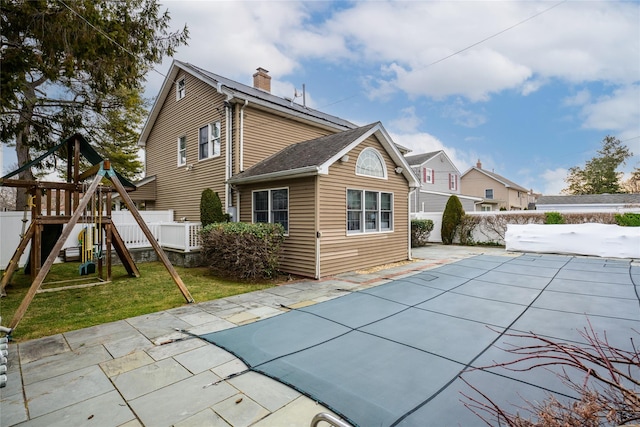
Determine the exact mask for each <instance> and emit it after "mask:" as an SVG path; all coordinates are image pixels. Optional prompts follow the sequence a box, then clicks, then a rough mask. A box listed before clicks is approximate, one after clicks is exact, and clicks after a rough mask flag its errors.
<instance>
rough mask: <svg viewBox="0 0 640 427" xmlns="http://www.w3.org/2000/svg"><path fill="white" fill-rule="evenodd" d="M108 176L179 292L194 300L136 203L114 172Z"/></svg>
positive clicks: (187, 298)
mask: <svg viewBox="0 0 640 427" xmlns="http://www.w3.org/2000/svg"><path fill="white" fill-rule="evenodd" d="M105 163H106V162H105ZM108 178H109V179H110V180H111V182H113V185H114V187H115V188H116V190H118V194H120V198H121V199H122V200H124V203H125V205H126V206H127V209H129V212H131V215H133V217H134V218H135V220H136V222H137V223H138V225H139V226H140V228H141V229H142V232H143V233H144V235H145V236H146V237H147V239H148V240H149V243H151V246H153V249H154V250H155V251H156V253H157V254H158V258H159V259H160V261H162V263H163V264H164V266H165V268H166V269H167V271H168V272H169V274H170V275H171V278H172V279H173V281H174V282H175V283H176V285H178V288H179V289H180V292H182V295H183V296H184V298H185V299H186V300H187V302H188V303H192V302H194V301H193V297H192V296H191V294H190V293H189V289H187V287H186V286H185V284H184V283H183V282H182V279H181V278H180V276H179V275H178V272H177V271H176V269H175V268H174V267H173V265H172V264H171V262H170V261H169V258H167V254H165V253H164V250H163V249H162V248H161V247H160V245H159V244H158V242H157V241H156V238H155V237H154V236H153V234H152V233H151V230H149V227H147V224H146V223H145V222H144V219H143V218H142V216H141V215H140V212H138V209H137V208H136V205H135V204H134V203H133V200H131V197H129V194H128V193H127V190H125V188H124V187H123V186H122V183H121V182H120V180H119V179H118V177H117V176H116V174H115V173H110V174H109V175H108Z"/></svg>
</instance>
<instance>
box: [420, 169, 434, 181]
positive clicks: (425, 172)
mask: <svg viewBox="0 0 640 427" xmlns="http://www.w3.org/2000/svg"><path fill="white" fill-rule="evenodd" d="M434 175H435V174H434V172H433V169H431V168H422V182H423V183H425V184H433V181H434Z"/></svg>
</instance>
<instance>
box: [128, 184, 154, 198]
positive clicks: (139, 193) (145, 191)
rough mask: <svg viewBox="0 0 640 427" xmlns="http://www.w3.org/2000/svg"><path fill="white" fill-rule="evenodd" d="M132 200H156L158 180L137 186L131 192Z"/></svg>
mask: <svg viewBox="0 0 640 427" xmlns="http://www.w3.org/2000/svg"><path fill="white" fill-rule="evenodd" d="M129 195H130V196H131V199H132V200H136V201H137V200H155V199H156V181H151V182H147V183H146V184H144V185H141V186H140V187H138V188H136V191H132V192H131V193H129Z"/></svg>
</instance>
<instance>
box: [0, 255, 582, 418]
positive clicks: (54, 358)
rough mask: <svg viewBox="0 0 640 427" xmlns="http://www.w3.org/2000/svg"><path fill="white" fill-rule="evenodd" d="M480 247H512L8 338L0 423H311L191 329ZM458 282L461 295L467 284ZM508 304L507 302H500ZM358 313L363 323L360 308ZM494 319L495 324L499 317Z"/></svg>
mask: <svg viewBox="0 0 640 427" xmlns="http://www.w3.org/2000/svg"><path fill="white" fill-rule="evenodd" d="M479 254H487V255H493V256H500V257H501V256H518V255H519V254H512V253H508V252H506V251H505V250H504V249H501V248H484V247H457V246H449V247H447V246H441V245H432V246H428V247H425V248H420V249H419V250H417V251H415V252H414V257H415V258H417V259H418V260H416V261H415V262H413V263H409V264H406V265H404V266H401V267H394V268H392V269H388V270H381V271H378V272H375V273H370V272H369V273H366V274H358V273H355V272H351V273H347V274H342V275H338V276H335V277H331V278H326V279H324V280H320V281H315V280H300V281H293V282H288V283H286V284H283V285H281V286H278V287H275V288H272V289H266V290H262V291H256V292H252V293H248V294H243V295H237V296H234V297H230V298H225V299H222V300H215V301H206V302H201V303H196V304H192V305H185V306H183V307H179V308H176V309H172V310H167V311H163V312H159V313H152V314H149V315H144V316H138V317H135V318H130V319H126V320H121V321H117V322H113V323H108V324H104V325H98V326H94V327H91V328H86V329H82V330H78V331H71V332H67V333H64V334H59V335H55V336H51V337H46V338H42V339H37V340H32V341H27V342H24V343H19V344H15V343H12V344H10V346H9V358H8V359H9V362H8V373H7V376H8V383H7V386H6V387H5V388H2V389H0V399H1V400H0V425H1V426H3V427H9V426H14V425H20V426H25V427H34V426H58V425H59V426H65V427H66V426H81V425H82V426H84V425H90V426H96V427H103V426H104V427H107V426H109V427H111V426H114V427H116V426H120V427H136V426H153V427H156V426H158V427H162V426H172V425H174V426H177V427H178V426H179V427H189V426H203V425H206V426H258V427H265V426H266V427H269V426H278V427H284V426H308V425H309V424H310V422H311V420H312V418H313V417H314V415H316V414H318V413H319V412H329V413H330V411H329V410H328V409H327V408H325V407H323V406H321V405H319V404H317V403H316V402H314V401H313V400H311V399H309V398H307V397H305V396H304V395H301V394H300V393H299V392H297V391H296V390H294V389H292V388H289V387H287V386H285V385H283V384H281V383H279V382H277V381H275V380H272V379H270V378H268V377H266V376H263V375H261V374H258V373H255V372H246V366H245V365H244V363H243V362H242V361H240V360H239V359H237V358H236V357H235V356H233V355H232V354H231V353H228V352H226V351H224V350H222V349H220V348H218V347H215V346H213V345H210V344H208V343H206V342H204V341H202V340H201V339H199V338H197V337H194V336H193V335H191V334H194V335H197V334H200V333H207V332H213V331H218V330H224V329H228V328H232V327H235V326H237V325H242V324H246V323H251V322H255V321H257V320H261V319H266V318H269V317H273V316H277V315H278V314H280V313H283V312H285V311H288V307H291V308H295V307H307V306H313V305H315V304H317V303H319V302H322V301H326V300H329V299H333V298H336V297H339V296H343V295H347V294H349V293H350V292H351V291H354V290H364V289H369V291H368V292H369V293H371V294H375V286H376V285H379V284H383V283H388V282H389V280H390V279H393V278H396V277H410V276H411V275H412V274H415V273H417V272H421V271H424V270H427V269H431V268H434V267H438V266H441V265H444V264H449V263H452V262H454V261H458V260H462V259H465V258H468V257H471V256H475V255H479ZM451 268H452V269H455V270H456V272H457V275H458V276H459V275H460V274H462V275H465V277H466V276H469V277H470V278H472V277H473V264H472V263H469V264H467V265H454V266H451ZM514 273H515V272H514ZM585 274H588V272H585ZM514 277H518V276H517V275H516V274H514ZM404 286H405V287H406V289H405V290H404V291H403V292H399V293H398V295H397V297H398V299H399V302H401V300H402V298H403V295H405V292H407V293H411V292H418V291H420V289H418V288H416V289H412V287H411V285H410V284H405V285H404ZM447 286H448V285H447ZM452 286H454V285H453V284H452ZM486 286H500V285H499V284H496V283H493V284H491V283H489V284H486ZM529 286H531V283H529ZM458 291H459V292H460V293H461V295H460V296H461V297H462V298H464V295H462V294H464V288H460V289H459V290H458ZM469 292H472V291H471V290H470V291H469ZM521 292H523V293H526V292H527V289H522V290H521ZM366 297H367V296H366V295H365V294H358V295H357V296H356V295H354V294H351V295H350V296H349V298H351V299H354V302H355V303H356V304H357V301H355V300H357V299H358V298H366ZM571 297H573V295H571ZM562 298H563V296H562V295H559V296H558V300H557V304H562ZM346 299H348V298H346ZM394 305H395V303H392V302H389V304H387V305H386V306H385V307H384V309H386V310H391V311H393V310H394ZM445 308H446V307H445ZM345 309H348V307H347V306H346V305H345ZM446 309H447V310H451V312H452V313H453V312H454V311H455V310H456V309H460V307H457V308H456V306H455V304H452V305H451V308H450V309H449V308H446ZM509 309H510V306H509V304H505V307H504V310H509ZM361 320H362V322H366V318H364V317H363V318H362V319H361ZM494 324H496V325H498V326H499V325H500V320H499V316H498V317H496V319H495V321H494ZM390 327H391V326H390ZM463 329H464V328H463ZM181 330H184V331H188V332H189V333H190V334H185V333H182V332H181ZM480 332H481V331H467V333H468V334H475V333H480ZM390 333H391V332H390ZM463 339H467V338H464V337H463ZM321 425H325V426H326V424H321Z"/></svg>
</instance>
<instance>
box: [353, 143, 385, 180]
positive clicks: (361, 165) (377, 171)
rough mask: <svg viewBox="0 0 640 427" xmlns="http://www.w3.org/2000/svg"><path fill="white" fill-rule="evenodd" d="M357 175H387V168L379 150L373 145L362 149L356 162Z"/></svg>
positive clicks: (380, 176)
mask: <svg viewBox="0 0 640 427" xmlns="http://www.w3.org/2000/svg"><path fill="white" fill-rule="evenodd" d="M356 175H364V176H373V177H376V178H386V177H387V168H386V167H385V164H384V160H383V159H382V156H381V155H380V153H379V152H378V150H376V149H375V148H371V147H367V148H365V149H364V150H362V152H361V153H360V155H359V156H358V161H357V162H356Z"/></svg>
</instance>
